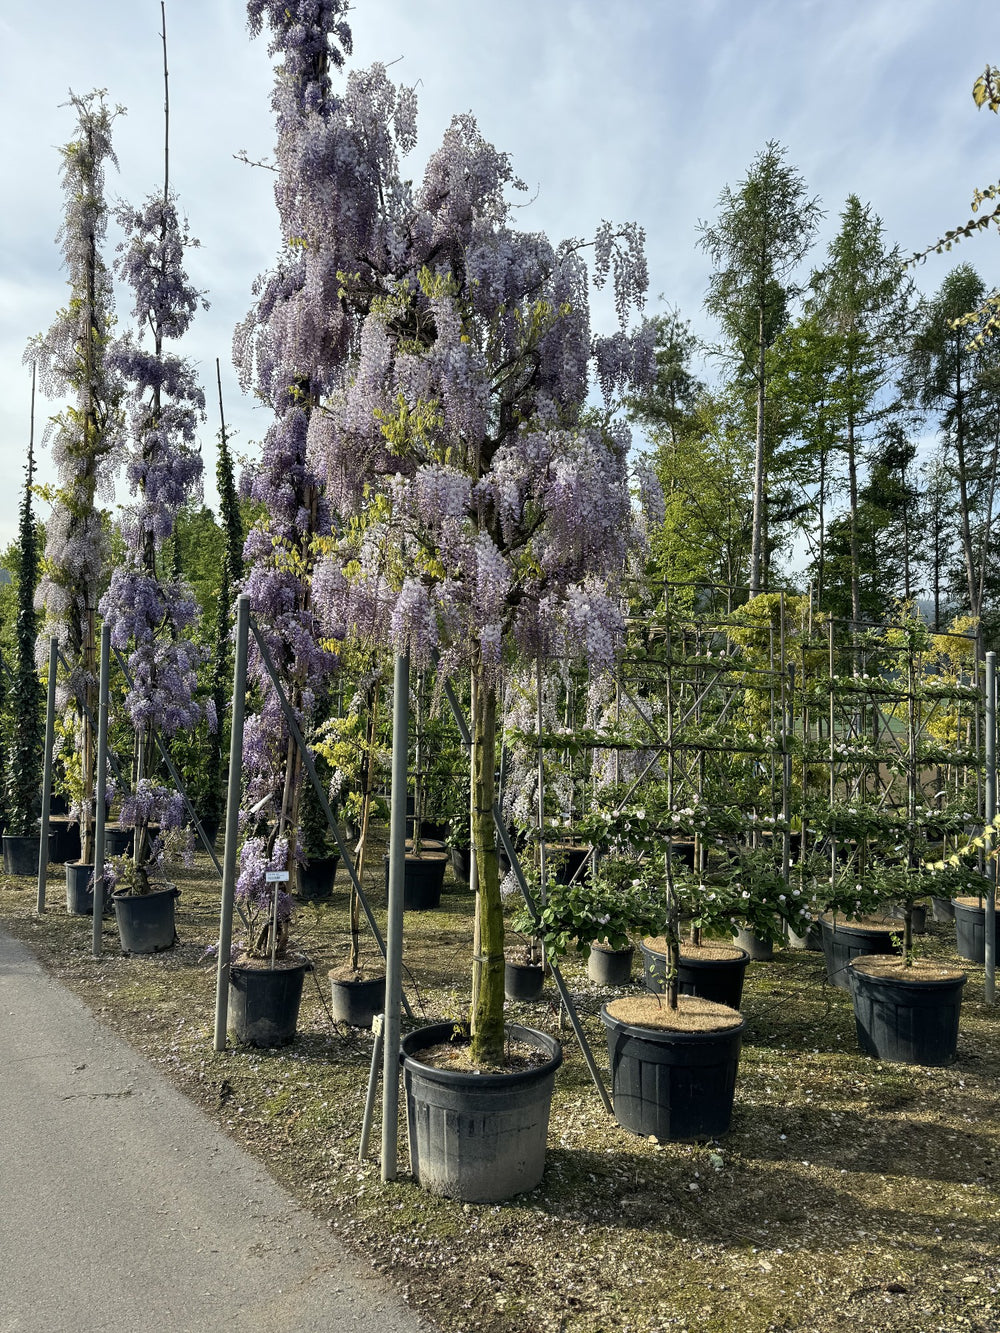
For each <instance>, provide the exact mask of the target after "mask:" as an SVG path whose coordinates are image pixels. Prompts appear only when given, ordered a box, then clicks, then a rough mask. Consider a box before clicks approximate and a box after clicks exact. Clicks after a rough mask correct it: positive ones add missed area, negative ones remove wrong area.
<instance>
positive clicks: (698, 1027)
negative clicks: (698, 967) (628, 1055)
mask: <svg viewBox="0 0 1000 1333" xmlns="http://www.w3.org/2000/svg"><path fill="white" fill-rule="evenodd" d="M607 1010H608V1013H609V1014H610V1015H611V1017H612V1018H617V1019H618V1021H619V1023H628V1024H629V1025H630V1026H632V1027H642V1028H656V1029H658V1030H659V1031H661V1032H724V1031H726V1030H727V1029H729V1028H737V1027H739V1025H740V1024H741V1023H742V1022H743V1016H742V1014H740V1013H738V1012H737V1010H735V1009H730V1008H729V1006H728V1005H725V1004H715V1003H714V1002H713V1001H712V1000H703V999H700V998H699V997H698V996H695V995H678V997H677V1008H676V1009H671V1008H670V1005H669V1004H668V1003H667V1001H666V999H665V998H663V997H662V996H658V995H625V996H623V997H622V998H621V999H620V1000H613V1001H612V1002H611V1004H609V1005H608V1006H607Z"/></svg>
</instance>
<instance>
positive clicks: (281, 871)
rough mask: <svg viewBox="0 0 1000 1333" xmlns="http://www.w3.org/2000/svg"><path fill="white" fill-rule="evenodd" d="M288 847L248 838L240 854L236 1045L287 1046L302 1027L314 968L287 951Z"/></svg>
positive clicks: (232, 982) (233, 996)
mask: <svg viewBox="0 0 1000 1333" xmlns="http://www.w3.org/2000/svg"><path fill="white" fill-rule="evenodd" d="M287 856H288V847H287V844H278V845H275V846H273V847H269V846H268V840H267V839H266V838H264V837H254V838H248V839H247V840H246V842H245V843H244V844H243V847H242V848H241V859H240V873H239V877H238V879H237V882H236V895H235V897H236V902H237V903H239V905H240V908H241V914H242V917H243V920H244V922H245V926H244V929H243V933H242V938H241V939H240V940H238V941H237V942H235V943H234V946H233V961H232V966H231V968H230V973H229V1016H230V1022H231V1023H232V1028H233V1034H234V1036H235V1038H236V1040H237V1041H238V1042H241V1043H243V1044H245V1045H250V1046H287V1045H288V1044H289V1042H291V1041H293V1040H294V1038H295V1032H296V1029H297V1026H298V1019H299V1005H300V1003H301V1000H302V984H303V981H304V980H305V976H306V973H307V972H311V971H312V963H311V962H310V961H309V959H308V958H307V957H306V956H305V954H303V953H300V952H297V951H294V950H291V949H290V948H289V935H290V927H291V920H292V912H293V907H294V904H293V901H292V896H291V894H290V893H288V892H287V885H288V882H289V880H288V874H289V872H288V869H287Z"/></svg>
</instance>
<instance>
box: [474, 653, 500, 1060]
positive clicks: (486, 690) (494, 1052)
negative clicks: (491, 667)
mask: <svg viewBox="0 0 1000 1333" xmlns="http://www.w3.org/2000/svg"><path fill="white" fill-rule="evenodd" d="M472 689H473V696H474V703H473V715H474V722H473V732H472V793H473V811H472V838H473V846H474V847H475V849H476V877H477V888H478V894H477V899H476V906H477V918H476V933H477V935H478V938H479V957H478V959H477V960H476V964H475V965H476V968H477V970H478V973H479V977H478V989H477V998H476V1003H475V1006H474V1008H473V1010H472V1014H471V1026H472V1051H471V1055H472V1060H473V1063H475V1064H477V1065H481V1066H483V1065H491V1064H499V1063H500V1061H501V1059H502V1057H503V1046H504V1026H503V1003H504V993H503V969H504V956H503V945H504V925H503V908H502V905H501V902H500V866H499V863H498V860H497V844H496V830H495V827H494V823H493V803H494V800H495V797H496V715H497V697H496V687H495V686H494V685H492V684H488V683H487V682H486V681H484V679H483V677H482V672H481V671H476V672H475V673H474V674H473V681H472Z"/></svg>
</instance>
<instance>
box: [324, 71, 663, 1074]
mask: <svg viewBox="0 0 1000 1333" xmlns="http://www.w3.org/2000/svg"><path fill="white" fill-rule="evenodd" d="M385 89H386V84H385V74H384V71H383V70H380V69H377V70H376V71H375V72H374V73H371V72H370V73H369V74H367V75H361V76H354V77H352V79H351V80H349V82H348V93H347V98H346V99H345V100H350V99H351V98H352V97H353V98H354V99H357V104H358V107H359V109H358V111H357V113H356V115H357V118H358V120H359V121H362V120H363V121H367V122H372V123H374V124H376V125H377V124H378V123H380V121H381V122H382V123H384V119H385V117H384V114H381V115H380V105H382V106H389V107H392V106H397V107H398V105H399V102H398V98H397V99H394V98H393V96H392V95H391V94H389V93H387V92H386V91H385ZM376 90H377V91H378V94H379V98H380V99H381V100H376V99H375V96H374V94H375V91H376ZM372 142H376V143H377V142H379V141H378V140H377V139H375V138H374V136H372ZM363 143H364V145H365V147H366V151H365V153H364V155H363V156H362V157H361V159H360V163H359V162H358V161H357V160H355V161H354V163H353V164H352V167H353V170H354V172H355V174H356V175H358V176H361V177H362V178H365V179H369V178H374V179H376V180H377V182H378V185H379V190H378V194H377V196H373V198H374V199H377V202H378V207H377V211H376V212H375V214H374V216H373V218H372V220H371V221H370V222H369V220H368V218H366V219H365V221H366V223H367V224H368V231H367V236H368V238H369V239H368V244H367V245H365V246H364V248H363V249H361V253H362V254H363V255H364V259H365V262H364V264H363V266H362V265H357V266H352V267H348V266H347V265H344V266H343V267H342V268H341V273H342V275H343V276H342V278H341V287H340V293H339V302H340V309H344V308H345V307H346V308H347V309H348V310H353V311H355V312H357V318H358V324H359V329H360V333H359V338H358V342H357V346H356V349H355V355H354V356H353V357H352V359H351V361H350V362H349V365H348V369H347V373H346V374H345V375H343V376H342V377H341V379H340V382H339V384H337V385H336V387H335V388H334V390H333V392H331V393H330V394H329V395H328V396H327V397H326V398H325V399H324V400H323V402H322V404H321V405H319V407H318V408H317V409H316V410H314V411H313V413H312V416H311V419H310V423H309V456H310V458H311V460H313V463H314V466H315V467H316V469H317V471H318V472H320V473H321V475H322V476H323V477H324V479H325V481H326V484H327V488H328V495H329V497H330V501H331V504H332V506H333V507H334V509H335V510H336V512H337V513H338V514H339V516H340V517H341V519H343V520H347V519H350V520H351V521H350V523H349V524H348V525H347V526H345V527H344V529H343V530H342V532H341V534H340V537H339V541H338V542H337V543H335V544H334V549H333V550H332V551H331V553H330V554H329V556H328V557H327V558H326V559H325V560H323V561H322V562H321V564H320V565H319V567H318V568H317V570H316V573H315V577H314V582H313V595H314V598H315V600H316V603H317V606H318V607H320V608H321V609H322V612H323V614H324V617H325V620H326V624H327V626H328V628H329V630H330V632H331V633H332V634H334V635H344V634H347V633H348V632H361V633H367V634H369V635H371V636H373V637H375V638H380V639H382V640H383V641H385V642H389V643H391V644H392V645H393V646H394V647H395V648H396V650H397V651H399V652H402V653H407V654H408V655H409V657H410V659H411V662H412V663H413V664H414V665H415V666H416V667H418V668H423V667H426V666H428V665H430V663H431V662H432V659H433V657H434V655H435V653H436V654H437V655H438V657H439V663H440V666H439V669H440V670H441V671H442V672H444V673H447V674H452V673H455V672H458V671H463V672H464V671H466V670H468V671H470V672H471V679H472V710H473V745H472V781H473V790H474V797H473V802H472V804H473V807H474V815H473V840H474V844H475V848H476V858H477V873H478V890H479V893H478V898H477V903H478V911H479V921H478V938H479V940H480V944H481V947H480V959H481V971H480V972H479V975H478V976H476V977H474V984H473V994H474V997H475V998H474V1009H473V1013H472V1033H473V1048H472V1058H473V1059H474V1060H475V1061H477V1062H481V1063H485V1064H489V1063H495V1062H497V1061H498V1060H499V1059H500V1057H501V1054H502V1048H503V998H504V996H503V964H504V957H503V944H504V926H503V915H502V904H501V897H500V889H499V875H498V864H497V855H496V843H495V833H494V824H493V804H494V797H495V757H496V755H495V742H496V726H497V698H498V689H499V686H500V682H501V679H502V674H503V672H504V670H505V668H506V667H507V666H508V665H509V664H510V663H512V662H514V661H516V660H518V659H519V658H525V657H526V658H527V659H528V660H530V661H534V660H535V658H536V657H537V655H538V654H568V655H571V656H581V657H584V658H586V659H588V660H589V661H590V662H591V663H592V664H593V665H594V666H595V667H598V668H600V667H606V666H609V665H610V664H611V662H612V659H613V656H614V653H615V649H616V646H617V642H618V636H619V632H620V629H621V617H620V611H619V606H618V600H617V595H616V588H617V582H618V579H619V577H620V574H621V571H622V567H623V563H624V557H625V543H626V538H627V535H628V532H629V529H630V498H629V488H628V478H627V468H626V453H627V449H628V444H629V437H628V433H627V430H626V428H625V427H624V426H623V425H622V423H621V421H620V419H619V418H618V417H617V416H616V414H615V411H614V407H615V404H616V402H617V400H618V399H620V398H621V396H622V394H623V393H624V391H626V390H628V389H630V388H633V387H635V386H636V385H637V384H639V383H641V382H642V381H644V380H645V379H646V377H647V376H648V375H649V374H650V373H651V372H652V362H653V355H652V354H653V330H652V329H650V328H648V327H646V326H643V327H642V328H641V329H640V330H639V331H638V332H637V333H634V334H630V333H629V332H628V322H629V317H630V313H631V311H632V310H633V309H634V308H635V307H637V306H638V305H640V304H641V301H642V297H643V293H644V289H645V285H646V270H645V264H644V259H643V253H642V234H641V232H640V231H639V229H638V228H637V227H635V226H634V225H630V226H626V227H624V228H620V229H615V228H613V227H611V226H610V225H609V224H607V223H605V224H603V225H602V227H601V228H600V230H599V232H598V235H597V238H596V241H595V243H594V248H595V278H596V281H597V283H598V285H603V283H604V282H605V280H606V279H607V278H608V276H609V275H613V290H614V297H615V306H616V309H617V313H618V317H619V328H618V331H617V332H616V333H615V334H613V335H612V336H611V337H607V338H604V337H596V336H594V335H593V334H592V332H591V327H590V317H589V284H590V277H589V274H588V269H587V265H586V263H585V261H584V258H583V254H584V251H585V248H586V247H585V246H584V244H583V243H582V242H581V241H579V240H572V241H568V242H565V243H563V244H562V245H560V246H554V245H552V244H551V243H550V242H549V241H548V240H547V238H546V237H545V236H543V235H541V234H538V233H525V232H521V231H518V230H517V229H516V228H515V227H514V226H513V225H512V221H511V205H510V202H509V198H508V195H509V192H510V191H511V190H512V189H517V188H523V187H522V186H521V183H520V182H519V181H518V180H517V179H516V178H515V176H514V173H513V169H512V167H511V164H510V161H509V159H508V157H507V156H506V155H505V154H503V153H501V152H498V151H497V150H496V149H495V148H494V147H493V146H492V145H490V144H488V143H487V142H486V141H485V140H484V139H483V137H482V135H481V134H480V132H479V130H478V127H477V125H476V122H475V120H474V119H473V118H472V117H471V116H468V115H466V116H460V117H457V118H456V119H455V120H453V122H452V124H451V126H450V128H449V130H448V131H447V133H446V135H445V138H444V142H443V144H442V145H441V147H440V148H439V149H438V151H437V152H436V153H434V155H433V156H432V157H431V159H430V161H429V163H428V166H427V169H426V171H425V173H424V178H423V182H422V184H421V186H420V188H419V189H418V190H416V191H415V192H414V191H411V190H410V189H409V188H408V187H407V186H405V185H404V184H402V182H401V181H400V180H399V178H398V176H396V175H395V174H392V175H390V174H389V173H388V168H389V166H391V162H390V161H389V159H388V158H387V157H381V158H380V157H378V156H377V155H376V153H375V152H374V151H373V150H371V149H368V148H367V143H368V140H367V139H366V140H365V141H363ZM348 224H350V225H352V226H354V225H356V215H355V214H349V215H346V216H343V217H339V218H338V216H336V215H334V216H332V217H331V218H330V219H329V220H328V226H329V227H331V228H338V227H339V228H340V229H341V230H342V232H344V234H346V235H347V236H349V237H351V238H352V239H353V238H354V237H356V236H357V234H358V233H357V231H354V232H353V233H352V232H351V231H349V230H347V227H348ZM359 249H360V247H359ZM333 318H334V320H336V319H337V318H339V315H335V316H334V317H333ZM591 364H594V365H595V367H596V372H597V379H598V383H599V386H600V390H601V395H602V399H603V406H601V407H594V406H588V371H589V368H590V366H591ZM478 966H480V963H478V962H477V967H478Z"/></svg>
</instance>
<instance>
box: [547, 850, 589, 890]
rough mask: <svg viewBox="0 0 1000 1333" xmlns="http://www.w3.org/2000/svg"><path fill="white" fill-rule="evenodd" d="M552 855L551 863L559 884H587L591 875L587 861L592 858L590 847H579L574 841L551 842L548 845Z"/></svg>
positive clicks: (549, 853)
mask: <svg viewBox="0 0 1000 1333" xmlns="http://www.w3.org/2000/svg"><path fill="white" fill-rule="evenodd" d="M546 854H547V855H548V857H550V858H551V859H550V861H549V865H550V868H551V870H552V876H553V878H554V879H555V881H556V883H557V884H574V883H575V884H585V883H586V882H587V880H588V878H589V876H590V867H589V866H588V864H587V862H588V860H589V858H590V848H589V847H578V846H576V845H575V844H573V843H558V842H553V843H550V844H549V845H548V846H547V847H546Z"/></svg>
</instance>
